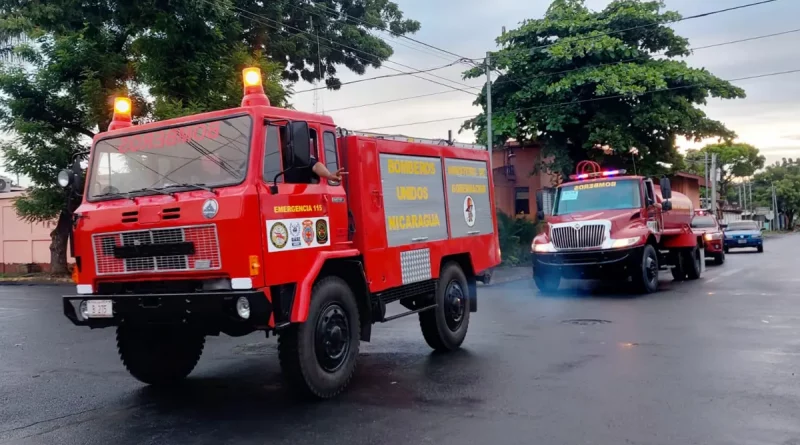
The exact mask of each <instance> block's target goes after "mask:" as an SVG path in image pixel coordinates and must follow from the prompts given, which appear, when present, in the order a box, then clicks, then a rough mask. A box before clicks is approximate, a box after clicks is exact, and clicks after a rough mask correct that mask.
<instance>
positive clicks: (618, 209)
mask: <svg viewBox="0 0 800 445" xmlns="http://www.w3.org/2000/svg"><path fill="white" fill-rule="evenodd" d="M625 173H626V172H625V171H624V170H605V171H603V170H601V168H600V166H599V165H598V164H597V163H594V162H588V161H584V162H583V163H581V164H578V172H577V174H575V175H573V176H572V177H571V179H572V180H573V181H571V182H567V183H564V184H561V185H560V186H559V187H558V188H557V189H556V192H555V195H554V198H553V206H552V211H551V212H550V214H549V215H545V214H544V211H543V210H544V209H543V196H542V194H541V192H540V193H539V194H537V206H538V213H539V215H538V216H539V219H540V220H541V219H545V221H546V224H545V228H544V230H543V231H542V233H541V234H539V235H538V236H537V237H536V238H535V239H534V240H533V244H532V245H531V259H532V262H533V275H534V280H535V282H536V285H537V287H538V288H539V289H540V290H543V291H553V290H556V289H558V287H559V284H560V282H561V279H562V278H571V279H601V280H607V281H614V282H617V283H628V284H631V285H632V286H633V287H634V288H635V289H636V290H638V291H640V292H644V293H650V292H655V291H656V290H657V289H658V273H659V270H661V269H664V268H669V269H670V270H671V272H672V276H673V278H675V279H676V280H684V279H689V280H694V279H697V278H699V277H700V274H701V273H702V270H703V267H704V264H703V258H704V254H703V238H702V237H703V234H702V233H700V234H698V233H695V232H694V231H693V230H692V227H691V221H692V217H693V216H694V212H693V209H692V202H691V200H689V198H687V197H686V196H685V195H682V194H680V193H677V192H673V191H672V190H671V186H670V181H669V179H668V178H662V179H661V180H660V181H659V184H655V183H654V182H653V180H652V179H649V178H645V177H642V176H627V175H626V174H625Z"/></svg>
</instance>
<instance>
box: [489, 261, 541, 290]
mask: <svg viewBox="0 0 800 445" xmlns="http://www.w3.org/2000/svg"><path fill="white" fill-rule="evenodd" d="M532 278H533V269H531V266H521V267H498V268H496V269H495V270H494V273H493V274H492V281H491V284H489V286H492V285H495V284H502V283H508V282H509V281H516V280H530V279H532Z"/></svg>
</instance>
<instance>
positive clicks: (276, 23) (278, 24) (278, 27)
mask: <svg viewBox="0 0 800 445" xmlns="http://www.w3.org/2000/svg"><path fill="white" fill-rule="evenodd" d="M203 1H204V2H206V3H208V4H211V5H215V3H214V2H213V1H212V0H203ZM231 8H233V9H236V10H238V11H239V12H240V14H241V13H243V14H247V15H248V16H249V17H248V18H250V20H253V21H257V22H259V23H261V24H262V25H265V26H269V27H271V28H273V29H276V30H278V31H281V27H285V28H288V29H293V30H295V31H297V32H299V33H301V34H307V35H310V36H312V37H316V36H314V35H313V34H311V33H309V32H308V31H304V30H302V29H299V28H296V27H294V26H291V25H287V24H285V23H281V22H279V21H277V20H274V19H271V18H269V17H265V16H263V15H259V14H256V13H254V12H250V11H247V10H246V9H243V8H240V7H238V6H234V5H232V6H231ZM257 19H263V20H266V21H268V22H271V23H273V25H270V24H268V23H266V22H264V21H262V20H257ZM321 39H322V40H325V41H327V42H329V43H331V44H334V45H339V46H341V47H342V48H346V49H349V50H351V51H355V52H359V53H362V54H365V55H368V56H372V57H375V58H377V59H378V60H380V56H378V55H377V54H374V53H370V52H367V51H363V50H360V49H357V48H353V47H351V46H347V45H345V44H342V43H338V42H334V41H333V40H331V39H328V38H325V37H323V38H321ZM322 46H325V47H326V48H329V49H334V48H333V47H331V46H327V45H322ZM355 57H356V58H358V59H361V60H362V61H364V62H367V63H371V62H370V61H369V60H367V59H364V58H363V57H359V56H355ZM385 62H386V63H393V64H395V65H398V66H402V67H404V68H408V69H411V70H415V71H419V70H418V69H417V68H414V67H412V66H408V65H405V64H402V63H400V62H395V61H393V60H389V59H387V60H386V61H385ZM384 68H387V69H390V70H393V71H397V72H399V73H405V71H402V70H398V69H396V68H392V67H389V66H384ZM409 75H411V76H413V77H417V78H419V79H423V80H426V81H428V82H431V83H435V84H438V85H442V86H445V87H448V88H452V89H454V90H459V91H462V92H464V93H467V94H471V95H477V94H476V93H473V92H470V91H466V90H464V89H461V88H457V87H454V86H452V85H446V84H443V83H441V82H437V81H435V80H433V79H428V78H426V77H422V76H418V75H416V74H413V73H411V74H409ZM429 75H430V76H432V77H436V78H439V79H442V80H445V81H447V82H451V83H454V84H456V85H461V86H464V87H465V88H472V89H478V88H476V87H472V86H470V85H466V84H462V83H459V82H454V81H452V80H450V79H447V78H445V77H441V76H437V75H435V74H429Z"/></svg>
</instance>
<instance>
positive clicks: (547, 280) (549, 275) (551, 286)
mask: <svg viewBox="0 0 800 445" xmlns="http://www.w3.org/2000/svg"><path fill="white" fill-rule="evenodd" d="M533 281H534V283H536V288H537V289H539V291H541V292H555V291H557V290H558V286H559V285H560V284H561V275H559V274H558V273H556V272H551V271H549V270H547V269H544V268H539V269H536V270H534V271H533Z"/></svg>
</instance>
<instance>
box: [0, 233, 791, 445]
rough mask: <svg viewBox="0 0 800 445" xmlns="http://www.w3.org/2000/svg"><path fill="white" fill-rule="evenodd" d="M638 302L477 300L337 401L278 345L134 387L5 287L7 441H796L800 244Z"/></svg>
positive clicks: (385, 332) (233, 346)
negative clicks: (296, 385)
mask: <svg viewBox="0 0 800 445" xmlns="http://www.w3.org/2000/svg"><path fill="white" fill-rule="evenodd" d="M765 250H766V252H765V253H764V254H756V253H740V254H731V255H729V256H728V261H727V263H726V264H725V265H724V266H722V267H714V266H711V265H709V267H708V269H707V271H706V273H705V274H704V276H703V278H702V279H701V280H700V281H698V282H687V283H673V282H672V281H670V279H669V278H668V276H669V274H668V273H666V274H662V282H661V288H662V289H661V291H660V292H659V293H657V294H654V295H649V296H644V297H638V296H631V295H620V294H615V293H613V290H610V289H605V288H599V289H593V290H592V291H589V290H588V289H589V287H587V286H585V285H575V283H568V284H569V285H570V286H569V288H568V289H565V290H562V291H560V292H558V293H556V294H552V295H541V294H538V293H537V292H536V291H535V290H534V288H533V284H532V283H531V282H530V280H522V281H514V282H509V283H505V284H498V285H493V286H487V287H481V289H480V292H481V294H480V301H479V312H477V313H475V314H472V315H473V316H472V318H471V325H470V330H469V333H468V335H467V339H466V342H465V345H464V349H463V350H462V351H460V352H457V353H453V354H442V355H440V354H433V353H431V352H430V350H429V349H428V347H427V346H426V345H425V342H424V340H423V339H422V335H421V334H420V332H419V327H418V324H417V319H416V318H415V317H408V318H403V319H400V320H397V321H394V322H391V323H388V324H385V325H378V326H377V327H376V329H374V331H373V342H372V343H370V344H363V345H362V354H361V357H360V362H359V368H358V370H357V372H356V376H355V378H354V380H353V382H352V384H351V386H350V387H349V388H348V390H347V391H346V392H345V393H344V394H343V395H342V396H341V397H339V398H337V399H335V400H333V401H328V402H323V403H301V402H297V401H295V400H294V399H293V398H292V397H291V395H290V394H289V393H288V392H287V391H286V390H285V389H284V388H283V386H282V383H281V380H280V376H279V370H278V363H277V356H276V355H277V354H276V347H275V339H274V338H271V339H269V340H265V339H264V338H263V334H262V335H258V334H253V335H249V336H246V337H242V338H235V339H234V338H227V337H219V338H210V339H209V341H208V343H207V347H206V350H205V352H204V354H203V357H202V359H201V361H200V364H199V366H198V368H197V369H196V370H195V372H194V373H193V374H192V375H191V377H190V379H189V380H188V381H187V382H186V384H185V385H182V386H180V387H176V388H174V389H172V390H169V391H156V390H153V389H152V388H148V387H145V386H143V385H141V384H139V383H138V382H136V381H135V380H133V379H132V378H131V377H129V376H128V374H127V373H126V371H125V370H124V369H123V367H122V365H121V364H120V362H119V360H118V357H117V353H116V348H115V343H114V338H113V337H114V336H113V331H111V330H96V331H89V330H88V329H82V328H77V327H74V326H72V325H70V324H69V323H68V321H67V320H66V318H64V317H63V316H62V315H61V301H60V299H59V298H58V296H59V295H60V294H61V293H62V292H63V291H64V289H63V288H58V287H27V286H2V287H0V329H2V331H0V443H8V444H137V445H143V444H172V443H175V444H189V443H191V444H213V445H219V444H264V443H269V444H309V443H314V444H347V445H355V444H403V445H408V444H425V443H431V444H437V445H447V444H459V445H460V444H485V443H491V444H498V445H499V444H525V445H530V444H569V445H575V444H585V443H591V444H615V445H618V444H680V445H688V444H800V273H799V271H800V268H798V266H797V264H798V262H797V254H798V252H800V236H784V237H780V238H771V239H769V240H767V242H766V245H765Z"/></svg>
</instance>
